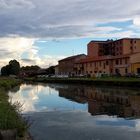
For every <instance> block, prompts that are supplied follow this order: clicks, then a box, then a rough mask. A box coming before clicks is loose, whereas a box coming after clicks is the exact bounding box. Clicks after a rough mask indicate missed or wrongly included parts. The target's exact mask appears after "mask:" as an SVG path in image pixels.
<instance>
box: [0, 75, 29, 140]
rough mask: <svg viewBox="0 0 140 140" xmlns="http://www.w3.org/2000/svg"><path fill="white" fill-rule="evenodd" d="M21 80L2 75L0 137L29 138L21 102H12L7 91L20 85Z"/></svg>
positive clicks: (0, 86)
mask: <svg viewBox="0 0 140 140" xmlns="http://www.w3.org/2000/svg"><path fill="white" fill-rule="evenodd" d="M20 83H21V80H18V79H14V78H7V77H0V139H4V140H5V139H11V140H14V139H15V138H17V139H18V140H21V139H23V138H24V137H26V138H24V140H26V139H27V136H25V135H27V134H26V133H27V123H26V121H25V120H24V119H23V118H22V116H21V115H20V109H21V105H20V103H18V102H17V103H14V104H11V103H10V102H9V101H8V100H9V97H8V94H7V92H8V91H9V90H11V89H12V88H14V87H16V86H19V85H20Z"/></svg>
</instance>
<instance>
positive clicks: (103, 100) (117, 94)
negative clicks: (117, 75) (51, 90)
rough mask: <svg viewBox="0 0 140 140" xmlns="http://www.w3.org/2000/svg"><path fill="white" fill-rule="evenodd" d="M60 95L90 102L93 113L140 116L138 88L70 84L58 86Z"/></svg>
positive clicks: (89, 106)
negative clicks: (65, 86) (64, 86)
mask: <svg viewBox="0 0 140 140" xmlns="http://www.w3.org/2000/svg"><path fill="white" fill-rule="evenodd" d="M57 89H58V90H59V96H60V97H64V98H67V99H69V100H72V101H75V102H78V103H85V102H87V103H88V111H89V113H91V114H92V115H97V114H107V115H117V116H118V117H127V118H128V117H140V96H139V95H137V94H138V92H137V91H136V90H129V89H119V88H118V89H115V88H114V89H113V88H106V87H104V88H100V87H94V86H83V85H82V86H78V87H77V85H69V86H67V88H63V87H60V88H57Z"/></svg>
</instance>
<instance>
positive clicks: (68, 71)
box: [59, 54, 86, 75]
mask: <svg viewBox="0 0 140 140" xmlns="http://www.w3.org/2000/svg"><path fill="white" fill-rule="evenodd" d="M85 57H86V55H84V54H79V55H75V56H71V57H67V58H65V59H62V60H59V74H60V75H74V74H75V68H74V64H75V63H76V62H78V61H79V60H81V59H84V58H85Z"/></svg>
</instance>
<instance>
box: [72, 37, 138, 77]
mask: <svg viewBox="0 0 140 140" xmlns="http://www.w3.org/2000/svg"><path fill="white" fill-rule="evenodd" d="M74 67H75V71H76V74H78V75H79V74H83V75H87V74H88V75H90V76H92V77H94V76H98V75H101V74H108V75H122V76H124V75H129V74H140V39H139V38H122V39H119V40H115V41H114V40H107V41H91V42H89V44H88V45H87V56H86V58H84V59H82V60H79V61H78V62H76V63H75V66H74Z"/></svg>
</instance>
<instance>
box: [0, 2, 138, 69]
mask: <svg viewBox="0 0 140 140" xmlns="http://www.w3.org/2000/svg"><path fill="white" fill-rule="evenodd" d="M121 37H140V0H135V1H132V0H0V67H1V66H3V65H5V64H7V62H8V61H9V60H11V59H17V60H18V61H20V63H21V64H22V65H36V64H37V65H39V66H41V67H48V66H50V65H53V64H57V60H59V59H62V58H64V57H66V56H70V55H73V54H79V53H86V45H87V43H88V42H89V41H90V40H92V39H99V40H100V39H104V40H106V39H108V38H114V39H118V38H121Z"/></svg>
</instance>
